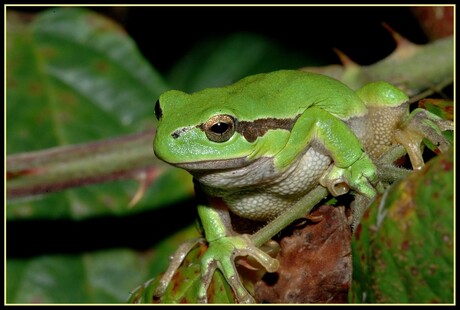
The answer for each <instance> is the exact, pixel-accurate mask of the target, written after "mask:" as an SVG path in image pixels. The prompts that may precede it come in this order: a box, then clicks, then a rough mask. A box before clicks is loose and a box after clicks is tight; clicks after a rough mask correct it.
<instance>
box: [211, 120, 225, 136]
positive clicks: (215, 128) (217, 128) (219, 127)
mask: <svg viewBox="0 0 460 310" xmlns="http://www.w3.org/2000/svg"><path fill="white" fill-rule="evenodd" d="M228 127H229V126H228V124H227V123H222V122H218V123H216V124H214V125H212V127H211V130H212V132H214V133H218V134H223V133H224V132H226V131H227V129H228Z"/></svg>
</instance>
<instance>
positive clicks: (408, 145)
mask: <svg viewBox="0 0 460 310" xmlns="http://www.w3.org/2000/svg"><path fill="white" fill-rule="evenodd" d="M453 129H454V125H453V122H451V121H448V120H443V119H441V118H440V117H438V116H436V115H435V114H433V113H430V112H428V111H427V110H424V109H415V110H414V111H413V112H412V113H411V114H410V116H409V119H408V120H407V121H406V122H405V124H403V126H402V127H401V128H400V129H399V130H397V131H396V133H395V137H394V139H395V142H397V143H399V144H401V145H403V146H404V148H405V149H406V151H407V154H408V155H409V158H410V161H411V164H412V167H413V168H414V170H420V169H422V167H423V165H424V161H423V157H422V140H423V139H424V138H426V139H428V140H429V141H430V142H431V143H433V144H434V145H435V146H436V147H437V148H438V149H439V150H440V151H441V152H446V151H447V150H448V148H449V147H450V142H449V141H448V140H447V139H446V138H445V137H444V136H443V135H442V131H446V130H453Z"/></svg>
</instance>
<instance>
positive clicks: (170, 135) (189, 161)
mask: <svg viewBox="0 0 460 310" xmlns="http://www.w3.org/2000/svg"><path fill="white" fill-rule="evenodd" d="M233 90H234V89H233ZM233 90H232V89H228V91H229V92H232V91H233ZM225 91H226V90H225V89H223V88H215V89H207V90H205V91H201V92H197V93H194V94H186V93H184V92H180V91H176V90H171V91H167V92H166V93H164V94H162V95H161V96H160V98H159V100H158V101H157V103H156V106H155V114H156V117H157V119H158V128H157V132H156V137H155V141H154V151H155V154H156V156H157V157H158V158H160V159H161V160H163V161H165V162H168V163H170V164H172V165H175V166H178V167H181V168H184V169H186V170H189V171H190V170H214V169H232V168H239V167H243V166H246V165H248V164H250V163H251V162H253V161H254V160H256V159H258V158H261V157H270V156H273V153H276V152H277V151H279V149H280V148H282V146H284V144H285V143H286V141H287V137H288V131H287V130H284V131H285V133H284V134H283V133H280V132H277V133H272V132H270V133H269V132H268V131H269V129H272V128H274V127H276V126H281V127H282V126H285V127H286V126H292V124H284V125H283V124H281V125H280V124H274V122H275V121H273V120H272V124H269V123H270V122H269V121H267V120H265V121H266V124H261V123H260V122H261V120H254V119H253V118H252V119H251V117H250V114H251V111H250V109H249V110H248V106H250V104H249V105H248V104H247V102H245V103H244V104H238V103H235V100H234V99H235V95H234V93H232V94H228V95H226V94H225ZM258 109H259V110H260V106H259V107H258ZM249 120H250V121H249ZM264 125H265V126H264ZM270 126H271V127H270ZM273 134H276V135H280V134H281V137H279V138H277V139H273V136H271V137H269V136H270V135H273ZM283 136H284V139H283ZM268 141H270V143H268ZM274 141H277V142H274ZM277 144H278V145H277Z"/></svg>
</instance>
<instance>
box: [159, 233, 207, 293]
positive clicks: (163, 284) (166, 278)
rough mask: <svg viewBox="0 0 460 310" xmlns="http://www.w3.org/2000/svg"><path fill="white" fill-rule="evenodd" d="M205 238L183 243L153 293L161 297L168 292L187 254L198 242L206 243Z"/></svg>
mask: <svg viewBox="0 0 460 310" xmlns="http://www.w3.org/2000/svg"><path fill="white" fill-rule="evenodd" d="M204 242H205V239H204V238H196V239H191V240H188V241H186V242H184V243H182V244H181V245H180V246H179V248H178V249H177V250H176V252H175V253H174V255H173V256H172V257H171V262H170V264H169V267H168V269H167V270H166V271H165V273H164V274H163V276H162V277H161V279H160V281H159V283H158V286H157V287H156V289H155V292H154V293H153V296H155V297H157V298H160V297H161V296H163V295H164V293H165V292H166V289H167V288H168V285H169V283H170V282H171V280H172V278H173V276H174V274H175V273H176V271H177V269H179V267H180V265H181V264H182V262H183V261H184V259H185V257H186V256H187V254H188V253H189V252H190V251H191V250H192V249H193V248H194V247H195V246H196V245H197V244H198V243H204Z"/></svg>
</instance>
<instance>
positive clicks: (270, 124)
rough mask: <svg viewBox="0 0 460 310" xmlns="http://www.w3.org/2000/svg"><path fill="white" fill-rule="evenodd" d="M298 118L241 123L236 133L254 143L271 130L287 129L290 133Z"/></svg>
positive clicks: (264, 119)
mask: <svg viewBox="0 0 460 310" xmlns="http://www.w3.org/2000/svg"><path fill="white" fill-rule="evenodd" d="M298 118H299V116H297V117H295V118H262V119H257V120H255V121H252V122H246V121H239V122H238V125H237V126H236V131H237V132H238V133H240V134H241V135H242V136H243V137H244V138H245V139H246V140H247V141H248V142H254V141H256V139H257V138H258V137H262V136H263V135H265V134H266V133H267V131H269V130H274V129H285V130H288V131H290V130H291V129H292V127H293V126H294V124H295V122H296V121H297V119H298Z"/></svg>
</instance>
